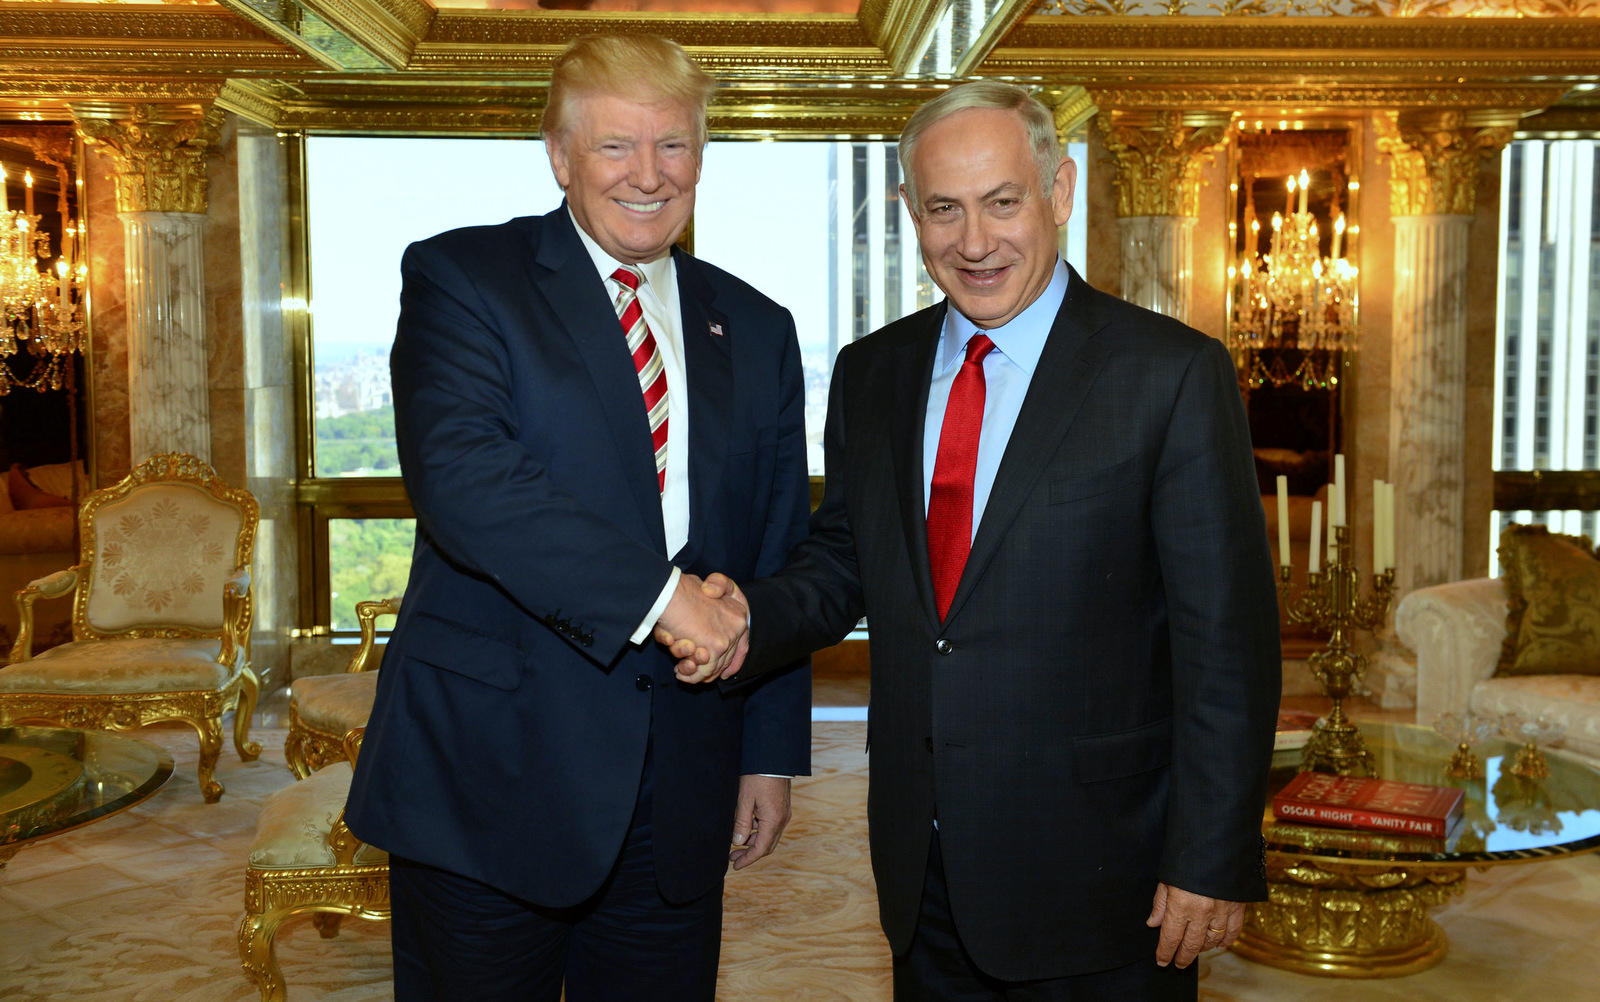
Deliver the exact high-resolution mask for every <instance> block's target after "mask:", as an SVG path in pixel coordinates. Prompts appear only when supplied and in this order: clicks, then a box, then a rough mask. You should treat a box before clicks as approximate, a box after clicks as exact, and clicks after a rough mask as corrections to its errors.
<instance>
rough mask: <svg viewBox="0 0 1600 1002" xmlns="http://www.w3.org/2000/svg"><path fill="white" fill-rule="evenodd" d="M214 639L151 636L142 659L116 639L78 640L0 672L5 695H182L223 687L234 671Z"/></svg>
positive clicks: (141, 647)
mask: <svg viewBox="0 0 1600 1002" xmlns="http://www.w3.org/2000/svg"><path fill="white" fill-rule="evenodd" d="M219 648H220V645H219V644H218V643H217V642H216V641H215V640H206V639H199V640H182V639H169V638H151V639H148V640H145V641H144V642H142V643H141V644H139V645H138V653H137V656H136V657H134V656H132V654H133V652H132V650H131V649H129V650H124V649H122V645H121V644H119V643H116V642H114V641H97V640H75V641H73V642H72V643H69V644H62V645H60V646H59V647H52V648H50V649H49V650H47V651H44V652H43V653H41V654H38V655H35V656H34V657H33V658H31V659H29V660H27V661H23V662H22V663H20V664H17V665H13V666H11V667H10V668H8V669H7V670H5V671H3V672H0V692H102V693H114V692H120V693H130V692H183V691H185V690H189V689H220V688H221V687H222V686H224V685H226V684H227V683H228V677H229V675H231V674H232V669H231V668H229V667H228V666H227V665H223V664H218V663H217V653H218V650H219Z"/></svg>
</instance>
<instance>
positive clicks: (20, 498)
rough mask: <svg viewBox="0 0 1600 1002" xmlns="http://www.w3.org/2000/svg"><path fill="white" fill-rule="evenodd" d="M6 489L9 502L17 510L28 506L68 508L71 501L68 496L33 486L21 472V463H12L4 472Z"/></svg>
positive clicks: (24, 509)
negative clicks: (8, 494) (9, 498)
mask: <svg viewBox="0 0 1600 1002" xmlns="http://www.w3.org/2000/svg"><path fill="white" fill-rule="evenodd" d="M6 489H7V490H9V491H10V492H11V503H12V505H13V506H15V507H16V508H17V509H18V510H21V511H27V510H28V509H30V508H70V507H72V501H71V500H70V499H69V498H64V497H61V496H60V495H57V494H52V493H50V492H49V491H42V490H40V489H39V488H38V487H35V486H34V485H33V483H32V482H30V481H29V480H28V477H27V475H26V474H25V473H23V472H22V464H21V463H14V464H12V466H11V471H10V472H9V473H7V474H6Z"/></svg>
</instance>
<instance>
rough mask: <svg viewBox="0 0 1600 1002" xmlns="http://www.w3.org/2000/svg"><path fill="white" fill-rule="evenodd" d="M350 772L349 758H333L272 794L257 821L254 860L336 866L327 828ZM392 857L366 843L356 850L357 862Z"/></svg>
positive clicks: (260, 864) (266, 864)
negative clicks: (301, 778)
mask: <svg viewBox="0 0 1600 1002" xmlns="http://www.w3.org/2000/svg"><path fill="white" fill-rule="evenodd" d="M350 778H351V770H350V764H349V763H348V762H335V763H334V764H332V765H330V766H328V768H326V769H321V770H319V771H317V772H314V773H312V774H311V775H310V776H309V777H307V778H305V779H303V780H301V781H300V782H298V783H290V784H289V785H288V786H286V787H284V788H283V789H281V790H279V791H278V792H276V793H274V794H273V795H272V796H270V797H268V798H267V802H266V804H265V805H264V806H263V807H262V808H261V817H260V818H259V819H258V820H257V821H256V837H255V841H253V842H251V843H250V856H249V860H250V866H252V867H254V868H256V869H258V870H279V869H290V868H298V867H311V866H333V865H334V864H335V863H336V862H337V861H336V860H335V859H334V855H333V850H332V849H331V848H329V846H328V832H329V831H331V830H332V828H333V823H334V821H335V820H337V819H338V817H339V814H340V812H341V811H343V810H344V802H345V798H347V797H348V796H349V795H350ZM388 860H389V855H388V853H386V852H384V851H383V850H382V849H378V848H375V847H374V846H370V845H366V844H365V843H363V844H362V845H361V847H360V848H359V849H357V850H356V855H355V861H356V862H357V863H386V862H388Z"/></svg>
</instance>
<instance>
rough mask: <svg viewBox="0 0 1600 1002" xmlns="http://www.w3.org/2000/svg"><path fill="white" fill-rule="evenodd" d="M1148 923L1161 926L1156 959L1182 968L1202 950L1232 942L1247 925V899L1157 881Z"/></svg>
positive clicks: (1162, 964)
mask: <svg viewBox="0 0 1600 1002" xmlns="http://www.w3.org/2000/svg"><path fill="white" fill-rule="evenodd" d="M1145 925H1148V926H1151V927H1152V928H1154V927H1160V929H1161V939H1160V941H1159V942H1158V943H1157V944H1156V963H1157V964H1159V965H1160V966H1162V967H1166V966H1167V965H1168V964H1172V963H1175V964H1177V965H1178V966H1179V967H1180V968H1183V967H1188V966H1189V965H1190V964H1192V963H1194V958H1196V957H1198V956H1200V952H1201V951H1202V950H1220V949H1222V948H1224V947H1228V946H1232V945H1233V941H1234V940H1236V939H1238V938H1239V930H1241V929H1243V928H1244V902H1242V901H1223V900H1220V899H1218V898H1208V897H1206V896H1204V895H1202V894H1191V893H1190V892H1188V891H1186V890H1183V889H1182V888H1179V887H1173V886H1172V885H1170V884H1157V885H1156V897H1155V902H1154V904H1153V906H1152V907H1151V909H1150V917H1149V918H1148V919H1146V920H1145Z"/></svg>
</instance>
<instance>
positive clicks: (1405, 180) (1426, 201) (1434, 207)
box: [1378, 108, 1520, 216]
mask: <svg viewBox="0 0 1600 1002" xmlns="http://www.w3.org/2000/svg"><path fill="white" fill-rule="evenodd" d="M1519 117H1520V116H1519V113H1518V112H1515V111H1495V110H1482V109H1472V110H1463V109H1460V108H1444V109H1418V110H1408V111H1399V112H1394V111H1391V112H1386V113H1383V114H1380V115H1379V116H1378V150H1379V152H1381V153H1383V154H1384V155H1386V156H1387V157H1388V158H1389V212H1390V214H1391V215H1394V216H1433V215H1448V216H1470V215H1472V214H1473V212H1474V211H1475V209H1476V206H1477V200H1478V199H1477V195H1478V164H1479V162H1480V161H1481V159H1482V158H1483V157H1485V156H1488V155H1490V154H1494V153H1498V152H1500V150H1501V149H1502V148H1503V147H1504V146H1505V145H1506V143H1509V142H1510V141H1511V135H1512V133H1513V132H1514V131H1515V129H1516V123H1517V120H1518V118H1519Z"/></svg>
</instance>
